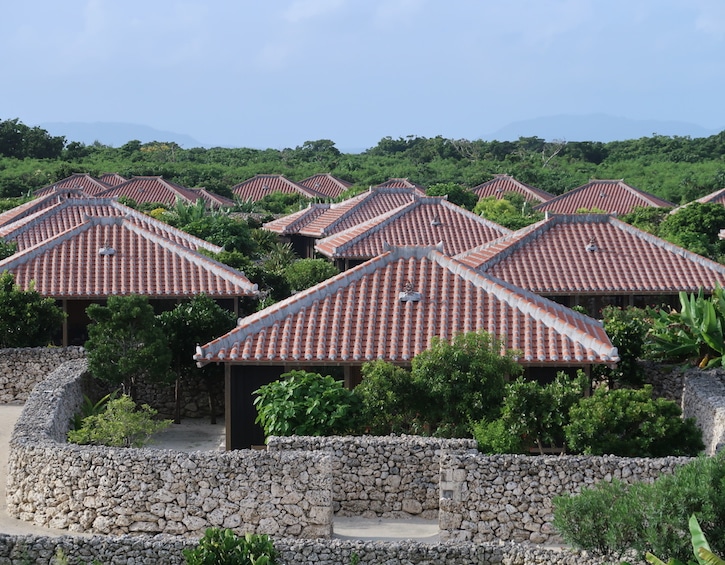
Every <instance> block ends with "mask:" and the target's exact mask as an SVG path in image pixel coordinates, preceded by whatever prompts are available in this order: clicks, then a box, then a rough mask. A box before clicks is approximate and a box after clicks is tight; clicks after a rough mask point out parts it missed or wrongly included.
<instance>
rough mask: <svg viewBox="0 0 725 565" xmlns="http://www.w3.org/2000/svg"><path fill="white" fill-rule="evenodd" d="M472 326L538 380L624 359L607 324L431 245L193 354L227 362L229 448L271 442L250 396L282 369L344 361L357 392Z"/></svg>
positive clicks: (329, 286) (398, 251)
mask: <svg viewBox="0 0 725 565" xmlns="http://www.w3.org/2000/svg"><path fill="white" fill-rule="evenodd" d="M472 331H487V332H489V333H490V334H492V335H493V336H495V337H497V338H499V339H500V340H501V341H502V343H503V344H505V346H506V347H507V348H509V349H514V350H518V351H519V352H520V357H519V361H520V363H521V364H522V365H523V366H524V368H525V370H526V371H527V372H528V374H529V376H531V377H537V376H541V375H542V374H545V375H547V376H548V375H550V374H552V373H554V372H556V371H557V370H562V369H571V370H573V369H574V368H585V369H586V368H588V367H590V366H591V365H593V364H599V363H607V364H611V363H616V362H617V361H618V356H617V350H616V348H614V347H612V344H611V342H610V340H609V338H608V337H607V335H606V333H605V332H604V329H603V327H602V324H601V323H600V322H598V321H596V320H594V319H592V318H589V317H587V316H584V315H582V314H578V313H577V312H574V311H573V310H571V309H569V308H566V307H564V306H562V305H560V304H557V303H555V302H552V301H550V300H547V299H545V298H542V297H541V296H538V295H536V294H534V293H532V292H529V291H526V290H522V289H518V288H515V287H514V286H513V285H510V284H509V283H506V282H504V281H501V280H499V279H496V278H494V277H491V276H490V275H488V274H482V273H479V272H477V271H474V270H473V269H471V268H469V267H467V266H466V265H464V264H463V263H460V262H459V261H457V260H455V259H453V258H451V257H449V256H447V255H445V254H444V253H442V252H441V251H440V250H439V249H435V248H429V247H405V248H392V249H388V250H387V251H385V252H384V253H383V254H382V255H380V256H378V257H376V258H374V259H371V260H370V261H367V262H366V263H363V264H361V265H358V266H357V267H354V268H352V269H350V270H349V271H345V272H343V273H340V274H339V275H337V276H335V277H333V278H331V279H328V280H326V281H324V282H322V283H320V284H318V285H317V286H315V287H312V288H309V289H307V290H304V291H302V292H300V293H298V294H296V295H294V296H292V297H290V298H288V299H286V300H283V301H281V302H279V303H277V304H274V305H273V306H270V307H269V308H266V309H264V310H262V311H260V312H257V313H256V314H253V315H251V316H248V317H246V318H244V319H242V320H240V322H239V324H238V326H237V327H236V328H234V329H233V330H231V331H230V332H228V333H227V334H225V335H223V336H221V337H219V338H217V339H215V340H214V341H212V342H210V343H208V344H205V345H204V346H201V347H199V348H197V353H196V355H195V356H194V359H195V360H196V361H197V364H199V365H200V366H203V365H205V364H208V363H224V364H225V372H226V402H225V404H226V410H227V413H226V425H227V434H226V437H227V448H228V449H238V448H246V447H249V446H251V445H255V444H261V443H263V441H264V437H263V432H262V430H261V428H259V427H258V426H256V425H255V424H254V419H255V411H254V408H253V405H252V400H253V394H252V393H253V391H255V390H256V389H257V388H259V387H260V386H262V385H264V384H267V383H269V382H272V381H273V380H276V379H278V378H279V377H280V375H281V374H283V373H284V372H286V371H289V370H291V369H297V368H301V369H307V370H323V371H324V369H325V368H326V367H328V368H329V367H342V368H343V371H344V375H345V383H346V386H348V387H350V388H352V387H354V386H355V385H356V384H358V383H359V382H360V374H361V373H360V371H361V367H362V365H363V363H365V362H368V361H375V360H378V359H382V360H384V361H389V362H392V363H396V364H400V365H403V366H407V365H409V364H410V363H411V360H412V359H413V357H414V356H415V355H417V354H418V353H420V352H421V351H423V350H425V349H426V348H428V347H429V346H430V343H431V340H432V338H433V337H438V338H440V339H443V340H449V339H451V338H452V337H454V336H455V335H457V334H461V333H466V332H472Z"/></svg>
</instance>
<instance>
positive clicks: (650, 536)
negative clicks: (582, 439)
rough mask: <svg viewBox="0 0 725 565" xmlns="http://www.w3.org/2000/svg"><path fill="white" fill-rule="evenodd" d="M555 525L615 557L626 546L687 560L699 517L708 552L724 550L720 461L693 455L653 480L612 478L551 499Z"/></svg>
mask: <svg viewBox="0 0 725 565" xmlns="http://www.w3.org/2000/svg"><path fill="white" fill-rule="evenodd" d="M553 503H554V521H553V524H554V527H555V528H556V529H557V530H558V531H559V533H560V535H561V536H562V538H563V539H564V540H565V541H566V542H567V543H568V544H571V545H573V546H576V547H579V548H582V549H586V550H587V551H591V552H594V553H596V554H598V555H604V556H614V557H620V556H621V555H623V554H624V553H626V552H627V551H629V550H634V551H636V552H637V553H639V554H641V555H642V556H644V554H645V552H651V553H653V554H655V555H669V556H671V557H672V558H674V559H678V560H681V561H686V560H687V557H688V555H689V554H690V552H691V550H692V547H691V545H690V540H689V535H688V532H687V529H686V526H685V525H686V524H687V523H688V519H689V517H690V516H691V515H692V514H696V515H697V516H698V520H699V523H700V525H701V526H702V530H703V532H704V533H705V535H707V538H708V540H709V541H710V544H711V545H712V548H713V551H715V552H717V553H719V554H722V553H723V550H725V459H724V456H723V455H717V456H714V457H704V456H701V457H697V458H696V459H693V460H692V461H690V462H689V463H687V464H685V465H683V466H682V467H679V468H677V469H676V470H675V472H674V473H672V474H671V475H663V476H662V477H660V478H658V479H657V480H656V481H654V482H653V483H634V484H631V485H627V484H624V483H622V482H621V481H617V480H614V481H612V482H611V483H607V482H600V483H598V484H596V485H594V487H592V488H585V489H583V490H582V492H581V493H580V494H578V495H563V496H558V497H556V498H554V501H553Z"/></svg>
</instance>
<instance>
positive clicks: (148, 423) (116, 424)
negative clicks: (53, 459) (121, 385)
mask: <svg viewBox="0 0 725 565" xmlns="http://www.w3.org/2000/svg"><path fill="white" fill-rule="evenodd" d="M156 413H157V412H156V410H154V409H153V408H151V407H150V406H149V405H148V404H144V405H142V406H141V408H140V409H137V407H136V403H135V402H134V401H133V400H132V399H131V397H130V396H128V395H126V394H123V395H121V396H120V397H119V398H116V399H114V400H110V401H109V402H108V403H107V404H106V409H105V410H103V411H102V412H100V413H98V414H93V415H91V416H88V417H87V418H84V419H83V424H82V425H81V427H80V428H79V429H77V430H70V431H69V432H68V441H70V442H72V443H80V444H84V445H107V446H111V447H143V446H144V445H145V444H146V443H147V442H148V440H149V438H150V437H151V436H152V435H153V434H155V433H157V432H160V431H161V430H163V429H165V428H167V427H168V426H169V425H170V424H171V420H154V417H155V416H156Z"/></svg>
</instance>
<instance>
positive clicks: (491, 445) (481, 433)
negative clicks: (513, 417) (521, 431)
mask: <svg viewBox="0 0 725 565" xmlns="http://www.w3.org/2000/svg"><path fill="white" fill-rule="evenodd" d="M471 431H472V432H473V437H474V438H475V440H476V442H477V443H478V450H479V451H480V452H482V453H490V454H494V453H523V452H524V451H525V445H524V440H523V438H522V437H521V436H517V435H516V434H512V433H511V431H510V430H509V429H508V427H507V426H506V424H505V423H504V421H503V420H502V419H501V418H499V419H498V420H493V421H492V422H489V421H487V420H481V421H480V422H474V423H473V424H471Z"/></svg>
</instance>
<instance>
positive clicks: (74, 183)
mask: <svg viewBox="0 0 725 565" xmlns="http://www.w3.org/2000/svg"><path fill="white" fill-rule="evenodd" d="M110 186H111V185H110V184H106V183H105V182H103V181H100V180H98V179H94V178H93V177H92V176H91V175H89V174H88V173H74V174H72V175H71V176H69V177H66V178H64V179H63V180H59V181H58V182H54V183H53V184H49V185H47V186H44V187H43V188H39V189H38V190H36V191H34V192H33V196H36V197H39V196H45V195H46V194H49V193H51V192H57V190H58V189H63V188H77V189H80V190H82V191H83V192H84V193H85V194H86V195H87V196H96V195H97V194H100V193H101V192H104V191H106V190H108V189H109V187H110Z"/></svg>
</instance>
